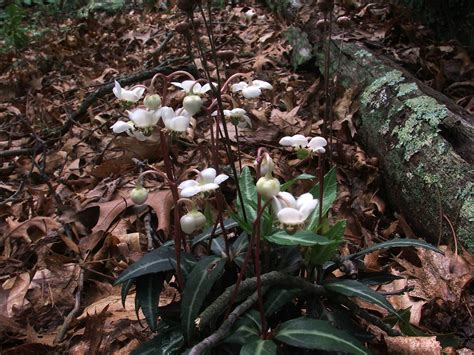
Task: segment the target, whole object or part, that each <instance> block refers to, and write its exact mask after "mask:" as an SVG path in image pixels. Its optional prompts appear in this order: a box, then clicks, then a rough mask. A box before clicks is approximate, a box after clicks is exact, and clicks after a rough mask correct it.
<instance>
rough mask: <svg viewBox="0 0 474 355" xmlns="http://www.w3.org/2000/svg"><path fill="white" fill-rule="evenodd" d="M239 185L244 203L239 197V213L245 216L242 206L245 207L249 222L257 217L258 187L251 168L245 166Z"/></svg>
mask: <svg viewBox="0 0 474 355" xmlns="http://www.w3.org/2000/svg"><path fill="white" fill-rule="evenodd" d="M239 187H240V191H241V193H242V198H243V204H244V206H242V204H241V201H240V198H238V197H237V200H236V201H237V210H238V211H239V215H240V216H241V217H242V218H243V213H242V212H241V211H242V207H244V208H245V212H246V215H247V222H253V221H254V220H255V218H256V217H257V211H256V209H257V188H256V187H255V182H254V180H253V177H252V173H251V172H250V168H249V167H248V166H245V167H244V168H243V169H242V172H241V173H240V177H239Z"/></svg>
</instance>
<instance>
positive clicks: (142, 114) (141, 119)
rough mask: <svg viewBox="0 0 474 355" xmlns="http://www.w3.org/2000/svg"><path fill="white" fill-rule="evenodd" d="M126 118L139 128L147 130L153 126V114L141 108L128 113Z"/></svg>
mask: <svg viewBox="0 0 474 355" xmlns="http://www.w3.org/2000/svg"><path fill="white" fill-rule="evenodd" d="M128 117H129V118H130V120H132V121H133V123H134V124H135V126H137V127H139V128H147V127H151V126H153V125H154V124H153V121H154V119H153V113H151V112H150V111H147V110H144V109H142V108H137V109H135V110H133V111H129V112H128Z"/></svg>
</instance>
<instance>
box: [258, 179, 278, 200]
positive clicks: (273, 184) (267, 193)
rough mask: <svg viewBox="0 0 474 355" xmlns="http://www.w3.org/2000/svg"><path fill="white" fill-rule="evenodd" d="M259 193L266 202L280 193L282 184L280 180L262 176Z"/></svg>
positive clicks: (259, 182) (259, 180)
mask: <svg viewBox="0 0 474 355" xmlns="http://www.w3.org/2000/svg"><path fill="white" fill-rule="evenodd" d="M257 191H258V193H259V194H260V195H262V197H263V198H264V199H265V200H269V199H271V198H272V197H274V196H276V195H278V193H279V192H280V182H279V181H278V179H275V178H272V177H269V176H262V177H261V178H260V179H258V181H257Z"/></svg>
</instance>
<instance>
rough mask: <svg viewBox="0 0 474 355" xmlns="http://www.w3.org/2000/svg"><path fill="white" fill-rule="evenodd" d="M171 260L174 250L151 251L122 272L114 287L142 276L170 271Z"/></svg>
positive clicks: (173, 256)
mask: <svg viewBox="0 0 474 355" xmlns="http://www.w3.org/2000/svg"><path fill="white" fill-rule="evenodd" d="M171 258H173V259H174V258H175V252H174V249H171V248H169V247H160V248H158V249H155V250H152V251H150V252H148V253H146V254H145V255H143V257H142V258H141V259H140V260H138V261H137V262H135V263H133V264H132V265H130V266H129V267H128V268H127V269H126V270H125V271H124V272H122V273H121V274H120V276H119V277H118V278H117V280H115V282H114V285H118V284H121V283H123V282H125V281H127V280H130V279H133V278H136V277H139V276H142V275H146V274H152V273H157V272H161V271H169V270H172V269H173V265H172V264H171V262H170V259H171Z"/></svg>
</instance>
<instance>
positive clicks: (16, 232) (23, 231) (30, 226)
mask: <svg viewBox="0 0 474 355" xmlns="http://www.w3.org/2000/svg"><path fill="white" fill-rule="evenodd" d="M6 222H7V224H8V227H9V228H8V232H7V234H6V235H5V236H4V239H6V238H23V239H24V240H25V241H27V242H28V243H31V242H32V241H36V240H38V239H40V238H41V237H44V236H45V235H46V234H48V233H49V232H51V231H55V230H58V229H59V228H60V227H61V225H60V224H59V223H58V222H56V221H55V220H54V219H53V218H51V217H41V216H36V217H33V218H30V219H28V220H26V221H23V222H18V221H16V220H15V219H14V218H13V217H8V218H7V219H6Z"/></svg>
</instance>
